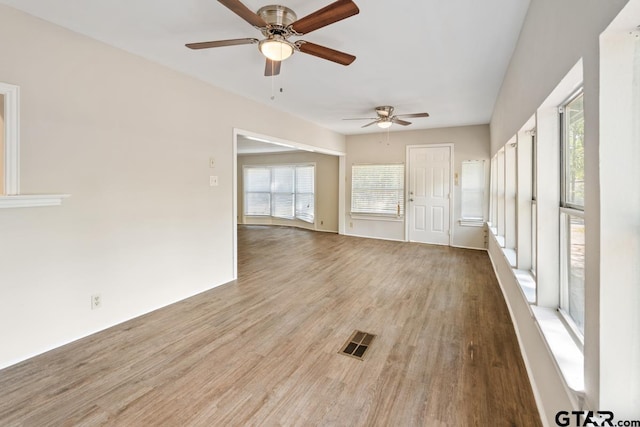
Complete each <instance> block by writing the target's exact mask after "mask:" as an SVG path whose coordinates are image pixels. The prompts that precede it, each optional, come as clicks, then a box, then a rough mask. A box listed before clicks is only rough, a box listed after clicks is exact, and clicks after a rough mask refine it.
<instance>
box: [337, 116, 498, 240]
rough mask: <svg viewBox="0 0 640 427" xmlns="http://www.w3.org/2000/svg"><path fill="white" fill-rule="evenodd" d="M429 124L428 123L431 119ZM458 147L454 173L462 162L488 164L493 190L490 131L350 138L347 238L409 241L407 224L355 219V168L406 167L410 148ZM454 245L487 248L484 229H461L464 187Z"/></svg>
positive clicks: (456, 195) (478, 128) (463, 128)
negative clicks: (376, 165)
mask: <svg viewBox="0 0 640 427" xmlns="http://www.w3.org/2000/svg"><path fill="white" fill-rule="evenodd" d="M427 120H428V119H427ZM442 143H453V144H454V153H453V157H454V168H453V169H454V170H453V172H454V173H457V174H458V175H460V170H461V168H462V161H464V160H485V161H486V172H487V173H486V176H485V179H486V184H487V185H486V188H487V189H488V188H489V169H488V168H489V166H488V165H489V159H490V156H489V148H490V146H489V127H488V126H487V125H477V126H461V127H454V128H438V129H427V130H417V131H402V132H390V133H389V135H388V138H387V132H381V133H375V134H365V135H351V136H347V156H346V176H347V180H346V182H347V185H346V189H345V190H346V191H345V193H346V197H345V202H346V203H345V212H344V215H345V224H346V234H350V235H357V236H364V237H375V238H382V239H391V240H405V224H404V221H396V222H392V221H379V220H370V219H367V220H362V219H355V218H351V215H350V214H349V209H350V208H351V166H352V165H353V164H357V163H405V161H406V147H407V145H421V144H442ZM453 195H454V215H453V218H454V224H453V245H454V246H463V247H471V248H484V229H483V228H479V227H464V226H460V224H459V223H458V219H459V218H460V185H459V182H458V185H455V186H454V188H453ZM488 213H489V191H488V190H487V192H486V193H485V217H486V218H488Z"/></svg>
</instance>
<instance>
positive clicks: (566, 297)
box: [558, 86, 586, 346]
mask: <svg viewBox="0 0 640 427" xmlns="http://www.w3.org/2000/svg"><path fill="white" fill-rule="evenodd" d="M580 96H584V90H583V87H582V86H580V87H579V88H578V89H577V90H575V91H574V92H573V93H572V94H571V95H570V96H569V97H567V98H566V99H565V100H564V101H563V102H562V103H561V104H560V106H559V107H558V120H559V136H558V137H559V149H560V182H559V184H560V200H559V209H558V215H559V225H560V226H559V229H558V233H559V236H558V242H559V245H560V259H559V266H560V268H559V271H558V275H559V277H558V292H559V295H558V312H559V313H560V317H561V319H562V321H563V322H564V323H565V325H566V326H567V329H568V330H569V332H570V335H571V336H572V338H573V339H574V340H575V341H576V343H577V344H579V345H580V346H583V345H584V331H583V330H582V329H581V328H580V326H579V324H578V321H577V320H576V319H574V318H573V316H572V315H571V310H570V306H571V300H572V299H571V297H570V278H569V274H570V269H571V268H570V267H571V266H570V262H571V256H570V250H571V248H570V247H569V239H568V237H567V236H568V234H567V233H570V229H569V230H567V225H566V224H567V222H568V221H570V217H571V216H576V217H580V218H582V219H583V221H584V210H585V209H584V200H583V205H579V204H575V203H571V202H568V201H567V185H568V175H567V173H568V169H569V168H568V165H567V162H568V154H567V153H568V148H567V144H568V137H567V135H568V129H567V125H568V120H567V116H566V107H567V105H569V104H571V103H572V102H574V101H575V100H576V99H578V98H579V97H580ZM582 106H583V127H584V97H583V104H582ZM583 146H584V140H583ZM583 174H584V170H583ZM569 227H570V226H569ZM584 228H585V229H586V224H585V225H584ZM583 263H584V260H583ZM585 267H586V265H583V269H584V268H585ZM583 280H584V279H583ZM583 289H584V283H583ZM585 291H586V290H585ZM582 298H583V301H584V295H583V296H582ZM582 310H583V316H584V312H585V311H586V307H584V304H583V307H582ZM583 322H584V319H583ZM583 328H584V324H583Z"/></svg>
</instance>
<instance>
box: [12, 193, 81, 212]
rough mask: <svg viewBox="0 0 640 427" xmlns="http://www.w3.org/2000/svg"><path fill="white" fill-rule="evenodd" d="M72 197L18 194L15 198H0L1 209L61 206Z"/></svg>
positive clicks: (67, 195)
mask: <svg viewBox="0 0 640 427" xmlns="http://www.w3.org/2000/svg"><path fill="white" fill-rule="evenodd" d="M70 196H71V195H70V194H17V195H15V196H0V209H2V208H35V207H41V206H60V205H61V204H62V200H63V199H66V198H67V197H70Z"/></svg>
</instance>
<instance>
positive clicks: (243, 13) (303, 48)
mask: <svg viewBox="0 0 640 427" xmlns="http://www.w3.org/2000/svg"><path fill="white" fill-rule="evenodd" d="M218 1H219V2H220V3H222V4H223V5H224V6H226V7H227V8H228V9H230V10H231V11H232V12H233V13H235V14H236V15H238V16H239V17H240V18H242V19H244V20H245V21H247V22H248V23H249V24H251V25H252V26H253V27H254V28H256V29H258V30H259V31H260V32H261V33H262V35H263V36H264V37H265V38H264V39H262V40H258V39H254V38H245V39H231V40H218V41H210V42H200V43H188V44H187V45H186V46H187V47H188V48H189V49H209V48H212V47H222V46H235V45H242V44H258V49H259V50H260V52H262V54H263V55H264V56H265V57H266V58H267V63H266V65H265V69H264V75H265V76H275V75H278V74H280V63H281V62H282V61H284V60H285V59H287V58H289V57H290V56H291V55H293V53H294V52H295V51H300V52H302V53H306V54H309V55H313V56H317V57H318V58H322V59H327V60H329V61H333V62H336V63H338V64H342V65H349V64H351V63H352V62H353V61H354V60H355V59H356V57H355V56H353V55H349V54H348V53H344V52H340V51H337V50H334V49H330V48H328V47H324V46H321V45H318V44H315V43H311V42H307V41H304V40H298V41H296V42H291V41H289V37H291V36H302V35H304V34H308V33H310V32H312V31H315V30H317V29H319V28H322V27H326V26H327V25H330V24H333V23H335V22H338V21H341V20H343V19H345V18H349V17H350V16H353V15H356V14H358V13H359V12H360V9H358V6H356V4H355V3H354V2H353V1H351V0H338V1H336V2H334V3H331V4H330V5H328V6H325V7H323V8H322V9H319V10H317V11H315V12H313V13H311V14H309V15H307V16H305V17H304V18H301V19H297V16H296V14H295V12H294V11H293V10H291V9H289V8H288V7H285V6H280V5H269V6H264V7H262V8H260V9H258V11H257V12H255V13H254V12H253V11H251V10H250V9H249V8H248V7H247V6H245V5H244V4H242V3H241V2H240V0H218Z"/></svg>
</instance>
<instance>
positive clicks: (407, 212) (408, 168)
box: [404, 142, 454, 246]
mask: <svg viewBox="0 0 640 427" xmlns="http://www.w3.org/2000/svg"><path fill="white" fill-rule="evenodd" d="M438 147H449V152H450V156H449V246H452V244H453V216H454V215H453V206H454V204H453V200H454V194H453V189H454V187H453V153H454V150H453V148H454V144H453V142H448V143H442V144H420V145H407V148H406V160H405V164H406V165H407V166H406V167H405V168H404V173H405V178H404V179H405V186H404V191H405V195H404V204H405V206H404V211H405V217H406V218H405V221H404V241H405V242H408V241H409V223H410V221H409V215H410V209H409V196H410V195H409V183H410V182H411V181H410V180H409V173H410V171H411V165H410V164H409V154H410V152H411V149H412V148H438Z"/></svg>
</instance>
